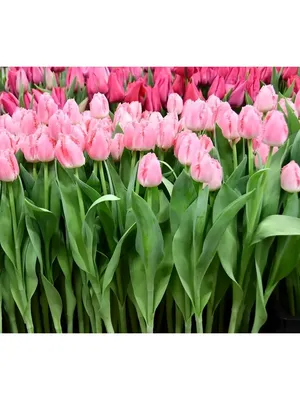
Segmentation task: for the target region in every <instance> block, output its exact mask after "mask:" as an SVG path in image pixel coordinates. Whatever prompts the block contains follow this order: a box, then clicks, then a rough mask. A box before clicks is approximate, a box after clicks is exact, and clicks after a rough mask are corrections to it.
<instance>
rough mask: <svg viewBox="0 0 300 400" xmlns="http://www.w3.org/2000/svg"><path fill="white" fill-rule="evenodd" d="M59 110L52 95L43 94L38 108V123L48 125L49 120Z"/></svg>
mask: <svg viewBox="0 0 300 400" xmlns="http://www.w3.org/2000/svg"><path fill="white" fill-rule="evenodd" d="M57 110H58V106H57V104H56V103H55V102H54V100H53V99H52V97H51V96H50V94H48V93H43V94H42V95H41V97H40V99H39V102H38V106H37V117H38V121H39V122H40V123H42V124H48V121H49V118H50V117H51V116H52V115H53V114H54V113H55V112H56V111H57Z"/></svg>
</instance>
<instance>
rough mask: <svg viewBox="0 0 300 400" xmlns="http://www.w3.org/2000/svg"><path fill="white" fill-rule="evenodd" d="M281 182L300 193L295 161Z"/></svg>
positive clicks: (285, 169) (291, 162) (284, 188)
mask: <svg viewBox="0 0 300 400" xmlns="http://www.w3.org/2000/svg"><path fill="white" fill-rule="evenodd" d="M0 179H1V177H0ZM280 181H281V187H282V189H283V190H285V191H286V192H290V193H296V192H300V167H299V165H298V164H297V163H296V162H295V161H290V162H289V163H288V164H287V165H286V166H285V167H283V168H282V170H281V178H280Z"/></svg>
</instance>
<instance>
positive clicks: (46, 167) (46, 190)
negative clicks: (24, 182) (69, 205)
mask: <svg viewBox="0 0 300 400" xmlns="http://www.w3.org/2000/svg"><path fill="white" fill-rule="evenodd" d="M44 207H45V209H46V210H49V165H48V163H44Z"/></svg>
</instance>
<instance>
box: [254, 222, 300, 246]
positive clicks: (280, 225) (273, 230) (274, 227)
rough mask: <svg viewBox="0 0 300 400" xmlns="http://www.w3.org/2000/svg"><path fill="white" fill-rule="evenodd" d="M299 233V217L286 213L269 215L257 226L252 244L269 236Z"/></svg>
mask: <svg viewBox="0 0 300 400" xmlns="http://www.w3.org/2000/svg"><path fill="white" fill-rule="evenodd" d="M294 235H300V219H299V218H295V217H290V216H287V215H270V216H269V217H267V218H265V219H264V220H263V221H262V222H261V223H260V224H259V225H258V227H257V230H256V232H255V235H254V237H253V241H252V244H255V243H258V242H260V241H261V240H263V239H265V238H267V237H270V236H294Z"/></svg>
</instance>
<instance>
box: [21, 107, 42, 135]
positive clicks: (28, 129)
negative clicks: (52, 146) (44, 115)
mask: <svg viewBox="0 0 300 400" xmlns="http://www.w3.org/2000/svg"><path fill="white" fill-rule="evenodd" d="M37 126H38V119H37V115H36V112H35V111H33V110H26V112H25V113H24V115H23V118H22V120H21V121H20V128H21V132H22V134H24V135H32V134H33V133H34V132H35V131H36V129H37Z"/></svg>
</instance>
